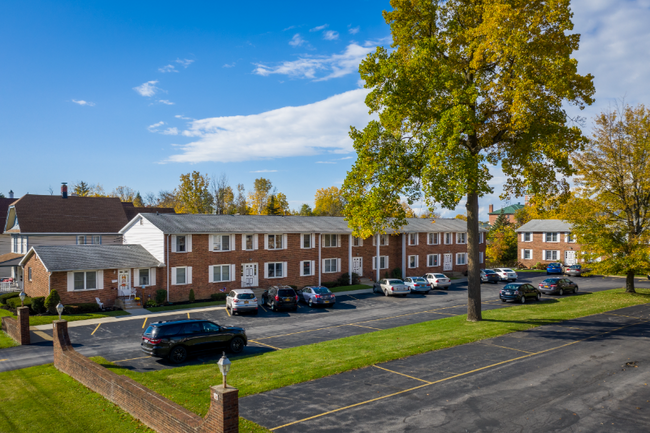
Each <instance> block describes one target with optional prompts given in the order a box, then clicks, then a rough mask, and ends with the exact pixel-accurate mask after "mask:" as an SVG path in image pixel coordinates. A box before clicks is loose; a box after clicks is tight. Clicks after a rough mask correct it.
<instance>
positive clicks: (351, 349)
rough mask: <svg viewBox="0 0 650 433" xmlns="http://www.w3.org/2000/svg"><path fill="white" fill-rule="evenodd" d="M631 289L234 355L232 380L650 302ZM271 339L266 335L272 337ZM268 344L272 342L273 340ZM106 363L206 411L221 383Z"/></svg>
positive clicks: (201, 373)
mask: <svg viewBox="0 0 650 433" xmlns="http://www.w3.org/2000/svg"><path fill="white" fill-rule="evenodd" d="M638 292H639V293H637V294H626V293H624V290H623V289H616V290H609V291H603V292H597V293H592V294H587V293H583V294H581V295H579V296H568V297H563V298H547V297H545V298H543V299H544V301H543V302H540V303H531V304H525V305H518V306H513V307H511V308H504V309H497V310H489V311H484V312H483V319H484V320H483V321H481V322H476V323H473V322H468V321H467V320H466V316H454V317H449V318H444V319H439V320H434V321H430V322H423V323H417V324H413V325H407V326H402V327H398V328H392V329H386V330H382V331H376V332H371V333H367V334H363V335H356V336H352V337H346V338H341V339H338V340H332V341H326V342H322V343H316V344H311V345H306V346H300V347H295V348H291V349H284V350H281V351H276V352H268V353H265V354H263V355H257V356H241V357H238V358H233V359H232V363H233V364H232V368H231V370H230V374H228V382H229V383H230V384H231V385H233V386H235V387H237V388H239V395H240V397H244V396H247V395H251V394H256V393H260V392H265V391H270V390H272V389H276V388H281V387H284V386H288V385H293V384H296V383H300V382H306V381H309V380H314V379H319V378H321V377H325V376H330V375H333V374H338V373H342V372H345V371H348V370H353V369H358V368H362V367H367V366H369V365H373V364H377V363H382V362H386V361H391V360H394V359H399V358H403V357H406V356H412V355H417V354H420V353H424V352H429V351H432V350H438V349H444V348H449V347H453V346H458V345H461V344H466V343H471V342H474V341H479V340H483V339H487V338H493V337H496V336H499V335H503V334H508V333H511V332H516V331H523V330H526V329H531V328H534V327H537V326H542V325H548V324H553V323H558V322H562V321H565V320H569V319H575V318H578V317H584V316H589V315H592V314H598V313H602V312H606V311H611V310H615V309H618V308H623V307H628V306H632V305H639V304H645V303H648V302H650V290H648V289H641V290H638ZM271 341H272V340H269V343H270V342H271ZM270 344H271V343H270ZM100 363H101V364H102V365H104V366H105V367H107V368H110V369H112V370H113V371H115V372H116V373H118V374H124V375H127V376H129V377H131V378H133V379H134V380H136V381H138V382H140V383H142V384H143V385H145V386H147V387H149V388H151V389H153V390H155V391H156V392H158V393H160V394H162V395H164V396H165V397H167V398H169V399H170V400H173V401H175V402H176V403H178V404H180V405H182V406H185V407H186V408H187V409H189V410H191V411H193V412H195V413H198V414H202V415H205V414H206V413H207V410H208V405H209V395H208V393H207V389H208V387H209V386H210V385H214V384H215V383H219V382H220V381H221V374H220V373H219V369H218V368H217V365H216V362H210V363H205V364H202V365H191V366H185V367H177V368H173V369H166V370H160V371H155V372H148V373H139V372H134V371H130V370H128V369H126V368H123V367H121V366H116V365H113V364H111V363H109V362H107V361H100Z"/></svg>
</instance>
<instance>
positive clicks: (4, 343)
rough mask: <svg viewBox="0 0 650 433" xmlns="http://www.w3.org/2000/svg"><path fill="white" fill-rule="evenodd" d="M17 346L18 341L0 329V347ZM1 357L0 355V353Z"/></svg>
mask: <svg viewBox="0 0 650 433" xmlns="http://www.w3.org/2000/svg"><path fill="white" fill-rule="evenodd" d="M14 346H18V343H16V342H15V341H14V339H13V338H11V337H10V336H8V335H7V333H6V332H4V331H0V349H6V348H7V347H14ZM0 357H2V355H0Z"/></svg>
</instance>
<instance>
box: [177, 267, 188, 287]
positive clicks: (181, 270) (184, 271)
mask: <svg viewBox="0 0 650 433" xmlns="http://www.w3.org/2000/svg"><path fill="white" fill-rule="evenodd" d="M183 284H192V267H191V266H177V267H175V268H172V285H173V286H182V285H183Z"/></svg>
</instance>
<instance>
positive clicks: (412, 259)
mask: <svg viewBox="0 0 650 433" xmlns="http://www.w3.org/2000/svg"><path fill="white" fill-rule="evenodd" d="M418 259H419V256H417V255H415V256H409V260H408V264H409V268H411V269H413V268H417V267H418V266H419V264H418V261H419V260H418Z"/></svg>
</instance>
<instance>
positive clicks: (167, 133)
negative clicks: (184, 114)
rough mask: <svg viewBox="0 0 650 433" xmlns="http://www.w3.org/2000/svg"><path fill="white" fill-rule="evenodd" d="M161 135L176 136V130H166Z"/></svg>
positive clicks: (174, 128)
mask: <svg viewBox="0 0 650 433" xmlns="http://www.w3.org/2000/svg"><path fill="white" fill-rule="evenodd" d="M162 133H163V134H165V135H178V128H176V127H173V128H167V129H165V130H164V131H163V132H162Z"/></svg>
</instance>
